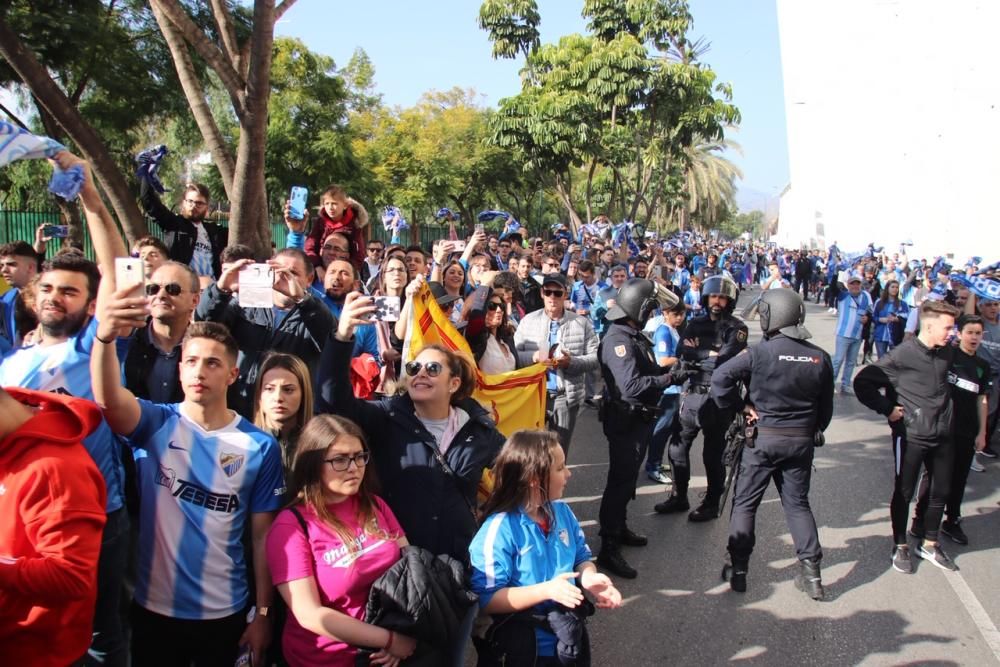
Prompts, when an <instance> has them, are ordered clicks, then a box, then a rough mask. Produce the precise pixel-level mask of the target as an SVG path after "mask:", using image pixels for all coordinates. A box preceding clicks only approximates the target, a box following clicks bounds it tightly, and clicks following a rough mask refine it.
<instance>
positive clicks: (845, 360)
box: [833, 336, 861, 387]
mask: <svg viewBox="0 0 1000 667" xmlns="http://www.w3.org/2000/svg"><path fill="white" fill-rule="evenodd" d="M860 349H861V339H860V338H847V337H846V336H837V346H836V348H835V350H834V353H833V384H834V385H835V386H836V384H837V378H838V377H840V378H841V381H840V385H841V386H842V387H849V386H851V378H852V376H853V375H854V365H855V364H856V363H857V362H858V350H860ZM841 366H843V367H844V374H843V376H841V375H840V367H841Z"/></svg>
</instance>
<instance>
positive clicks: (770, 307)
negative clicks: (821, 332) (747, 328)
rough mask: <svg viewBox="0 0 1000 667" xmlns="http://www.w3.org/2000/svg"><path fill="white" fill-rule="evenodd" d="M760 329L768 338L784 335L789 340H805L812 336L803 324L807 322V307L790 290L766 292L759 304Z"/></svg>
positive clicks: (796, 294)
mask: <svg viewBox="0 0 1000 667" xmlns="http://www.w3.org/2000/svg"><path fill="white" fill-rule="evenodd" d="M757 313H758V315H760V328H761V331H763V332H764V335H765V336H767V337H770V336H773V335H774V334H776V333H783V334H785V335H786V336H788V337H789V338H797V339H798V340H805V339H806V338H811V337H812V334H810V333H809V331H807V330H806V328H805V327H804V326H802V323H803V322H805V321H806V305H805V303H803V301H802V297H801V296H799V295H798V293H797V292H795V291H793V290H790V289H788V288H784V287H783V288H781V289H770V290H767V291H765V292H764V293H763V294H762V295H761V297H760V303H758V304H757Z"/></svg>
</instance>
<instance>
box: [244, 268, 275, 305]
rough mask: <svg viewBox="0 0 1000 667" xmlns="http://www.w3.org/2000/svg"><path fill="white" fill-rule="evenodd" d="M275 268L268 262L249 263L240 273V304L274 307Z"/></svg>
mask: <svg viewBox="0 0 1000 667" xmlns="http://www.w3.org/2000/svg"><path fill="white" fill-rule="evenodd" d="M273 286H274V270H273V269H272V268H271V267H270V266H269V265H267V264H248V265H247V266H245V267H244V268H243V269H241V270H240V273H239V292H240V306H242V307H244V308H273V307H274V292H273Z"/></svg>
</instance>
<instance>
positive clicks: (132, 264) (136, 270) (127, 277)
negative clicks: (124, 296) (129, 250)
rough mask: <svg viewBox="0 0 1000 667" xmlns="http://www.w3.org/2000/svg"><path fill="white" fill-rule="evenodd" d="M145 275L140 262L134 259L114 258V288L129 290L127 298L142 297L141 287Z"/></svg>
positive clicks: (144, 280)
mask: <svg viewBox="0 0 1000 667" xmlns="http://www.w3.org/2000/svg"><path fill="white" fill-rule="evenodd" d="M145 282H146V275H145V273H144V272H143V269H142V260H141V259H137V258H135V257H115V288H116V289H117V290H123V289H126V288H131V289H130V290H129V293H128V296H129V297H133V296H142V285H143V283H145Z"/></svg>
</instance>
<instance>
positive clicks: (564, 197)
mask: <svg viewBox="0 0 1000 667" xmlns="http://www.w3.org/2000/svg"><path fill="white" fill-rule="evenodd" d="M555 188H556V196H557V197H559V201H561V202H562V205H563V206H564V207H565V208H566V212H567V213H569V222H570V227H571V230H570V231H571V232H572V234H573V237H574V238H576V236H577V234H579V230H580V226H581V225H582V224H583V223H582V222H581V221H580V216H579V215H578V214H577V212H576V209H575V208H574V207H573V198H572V197H570V192H569V190H568V189H567V187H566V184H565V183H563V179H562V176H561V175H559V174H557V175H556V178H555Z"/></svg>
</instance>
